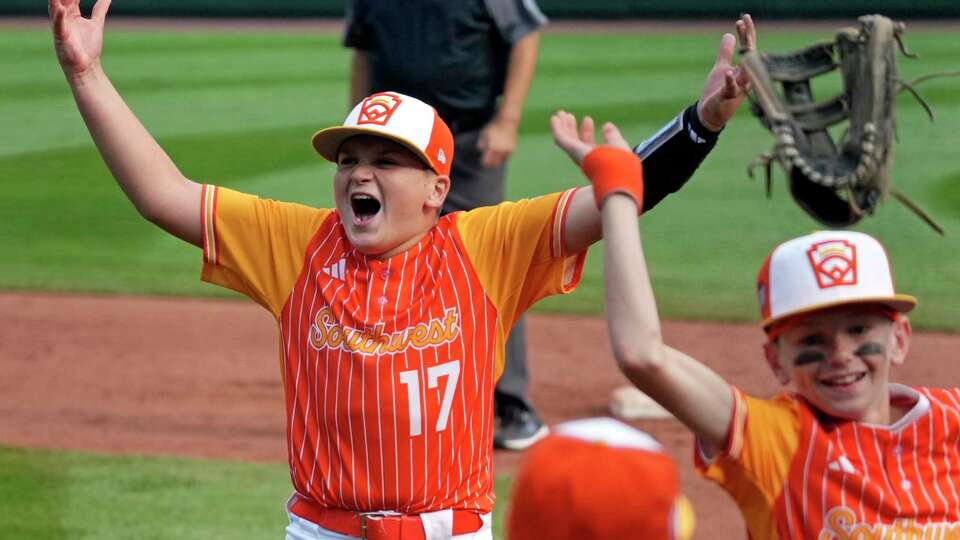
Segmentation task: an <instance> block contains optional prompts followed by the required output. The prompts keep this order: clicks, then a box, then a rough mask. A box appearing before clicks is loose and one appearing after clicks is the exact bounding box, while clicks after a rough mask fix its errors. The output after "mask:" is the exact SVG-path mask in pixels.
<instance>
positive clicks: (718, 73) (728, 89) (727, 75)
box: [697, 14, 757, 131]
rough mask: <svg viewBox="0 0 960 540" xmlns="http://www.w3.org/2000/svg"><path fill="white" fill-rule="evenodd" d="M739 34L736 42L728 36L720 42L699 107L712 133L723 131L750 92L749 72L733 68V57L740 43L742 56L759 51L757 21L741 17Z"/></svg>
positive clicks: (703, 119) (731, 36) (699, 113)
mask: <svg viewBox="0 0 960 540" xmlns="http://www.w3.org/2000/svg"><path fill="white" fill-rule="evenodd" d="M736 31H737V37H736V38H734V37H733V34H724V35H723V38H721V39H720V48H719V49H718V50H717V59H716V61H715V62H714V64H713V69H711V70H710V74H709V75H707V80H706V82H705V83H704V85H703V93H702V94H701V95H700V101H699V102H698V103H697V115H698V116H699V117H700V122H701V123H702V124H703V125H704V126H705V127H706V128H707V129H710V130H711V131H720V130H721V129H723V126H725V125H726V124H727V121H729V120H730V118H731V117H733V114H734V113H735V112H737V108H739V107H740V103H742V102H743V99H744V98H745V97H746V96H747V91H748V90H750V81H749V79H748V78H747V74H746V72H745V71H744V70H743V68H741V67H740V66H737V67H733V54H734V46H735V45H736V41H738V40H739V42H740V54H743V53H744V52H746V51H752V50H754V49H755V48H756V47H757V29H756V27H755V26H754V24H753V18H752V17H751V16H750V15H748V14H744V15H741V16H740V19H739V20H737V23H736Z"/></svg>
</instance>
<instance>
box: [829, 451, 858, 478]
mask: <svg viewBox="0 0 960 540" xmlns="http://www.w3.org/2000/svg"><path fill="white" fill-rule="evenodd" d="M827 469H829V470H831V471H837V472H842V473H845V474H853V473H855V472H857V470H856V469H854V468H853V463H850V460H849V459H847V456H843V455H841V456H840V457H838V458H837V459H836V460H834V461H831V462H830V463H829V464H828V465H827Z"/></svg>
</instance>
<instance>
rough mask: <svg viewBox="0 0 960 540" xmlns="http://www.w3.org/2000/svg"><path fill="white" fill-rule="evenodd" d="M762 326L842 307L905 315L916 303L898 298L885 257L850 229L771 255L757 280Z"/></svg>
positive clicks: (786, 244) (799, 241)
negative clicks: (881, 309) (867, 307)
mask: <svg viewBox="0 0 960 540" xmlns="http://www.w3.org/2000/svg"><path fill="white" fill-rule="evenodd" d="M757 299H758V300H759V302H760V317H761V319H762V321H761V325H763V328H764V329H765V330H767V331H768V332H769V331H770V329H771V328H773V327H774V326H775V325H777V323H780V322H783V321H785V320H787V319H788V318H790V317H793V316H795V315H802V314H805V313H810V312H812V311H817V310H821V309H826V308H831V307H834V306H840V305H846V304H878V305H880V306H883V307H885V308H887V309H889V310H892V311H893V312H895V313H906V312H908V311H910V310H912V309H913V308H914V307H916V305H917V299H916V298H914V297H912V296H909V295H906V294H897V292H896V289H895V287H894V283H893V273H892V272H891V270H890V261H889V260H888V258H887V253H886V251H885V250H884V249H883V246H882V245H880V242H878V241H877V240H876V239H875V238H873V237H872V236H870V235H868V234H864V233H860V232H853V231H819V232H815V233H813V234H808V235H806V236H801V237H799V238H794V239H793V240H788V241H786V242H784V243H782V244H780V245H779V246H777V247H776V248H774V249H773V251H772V252H770V255H768V256H767V258H766V260H765V261H763V265H762V266H761V267H760V273H759V275H758V276H757Z"/></svg>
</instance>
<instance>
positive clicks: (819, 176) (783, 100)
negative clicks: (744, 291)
mask: <svg viewBox="0 0 960 540" xmlns="http://www.w3.org/2000/svg"><path fill="white" fill-rule="evenodd" d="M859 21H860V27H859V28H843V29H841V30H840V31H839V32H837V34H836V38H835V40H834V41H828V42H823V43H818V44H816V45H812V46H810V47H807V48H806V49H803V50H800V51H795V52H792V53H787V54H760V53H758V52H756V51H748V52H745V53H744V54H743V56H742V59H741V65H743V66H744V67H745V69H746V72H747V74H748V75H749V78H750V83H751V85H752V91H751V98H752V99H751V100H752V106H751V110H752V112H753V113H754V115H755V116H757V117H758V118H759V119H760V121H761V123H763V125H764V126H766V128H767V129H769V130H770V131H771V132H772V133H773V136H774V139H775V144H774V147H773V149H772V150H771V151H770V152H767V153H765V154H762V155H761V156H760V157H758V158H757V159H755V160H754V161H753V162H752V163H751V164H750V166H749V167H748V169H747V172H748V174H749V175H750V177H751V178H752V177H753V169H754V168H755V167H757V166H764V167H765V169H766V174H767V178H766V180H767V196H769V195H770V182H771V173H772V171H771V165H772V162H773V161H774V160H776V161H777V162H779V163H780V165H781V166H782V167H783V170H784V171H785V172H786V174H787V177H788V179H789V184H790V192H791V194H792V195H793V198H794V199H795V200H796V201H797V203H798V204H799V205H800V206H801V207H802V208H803V209H804V210H806V211H807V213H809V214H810V215H811V216H813V217H814V218H815V219H817V220H818V221H820V222H821V223H824V224H826V225H828V226H832V227H836V226H840V227H845V226H848V225H852V224H854V223H856V222H857V221H859V220H860V218H862V217H863V216H864V215H866V214H872V213H873V211H874V209H875V208H876V206H877V204H878V203H879V202H880V201H882V200H883V199H884V198H885V197H886V195H887V194H888V193H889V194H892V195H893V196H894V197H895V198H896V199H897V200H899V201H900V202H901V203H903V204H904V205H905V206H907V207H908V208H909V209H910V210H912V211H913V212H914V213H916V214H917V215H918V216H920V217H921V218H922V219H923V220H924V221H925V222H926V223H927V224H929V225H930V226H931V227H933V228H934V230H936V231H937V232H939V233H940V234H943V230H942V229H941V228H940V227H939V226H938V225H937V224H936V223H935V222H934V221H933V220H932V219H931V218H930V217H929V216H928V215H927V214H926V213H925V212H923V210H921V209H920V208H919V207H918V206H917V205H916V204H914V203H913V202H912V201H910V200H909V199H907V198H906V197H905V196H904V195H903V194H902V193H900V192H898V191H896V190H894V189H892V188H891V186H890V178H889V176H890V167H891V164H892V160H893V139H894V137H895V136H896V132H895V129H896V125H895V122H894V100H895V97H896V94H897V93H898V92H900V91H902V90H904V89H906V90H908V91H909V92H910V93H911V94H913V96H914V97H915V98H916V99H917V100H918V101H919V102H920V104H921V105H923V107H924V109H925V110H926V111H927V114H928V115H929V116H930V119H931V120H933V114H932V112H931V110H930V107H929V106H928V105H927V104H926V102H925V101H924V100H923V98H921V97H920V95H919V94H918V93H917V92H916V90H915V89H914V88H913V85H914V84H916V83H917V82H920V81H921V80H926V79H929V78H930V77H929V76H928V77H921V78H920V79H917V80H916V81H914V82H913V83H907V82H904V81H901V80H899V79H898V77H897V63H896V51H895V50H894V46H895V45H896V46H899V49H900V51H901V52H902V53H903V54H904V55H905V56H908V57H911V58H915V57H916V56H915V55H912V54H910V53H909V52H908V51H907V50H906V48H905V47H904V45H903V41H902V40H901V36H902V34H903V32H904V25H903V23H895V22H893V21H891V20H890V19H888V18H886V17H883V16H881V15H866V16H863V17H860V18H859ZM836 69H839V71H840V72H841V73H842V75H843V88H842V91H841V93H840V94H839V95H837V96H835V97H833V98H832V99H828V100H826V101H819V102H817V101H815V100H814V96H813V92H812V90H811V80H812V79H813V78H814V77H816V76H818V75H823V74H826V73H830V72H832V71H834V70H836ZM775 83H780V84H782V92H779V91H778V90H777V88H776V84H775ZM843 122H849V123H848V125H847V126H846V130H845V131H844V132H843V134H842V135H841V136H840V137H839V140H838V141H834V138H833V136H831V133H830V131H828V128H831V127H832V126H836V125H839V124H841V123H843ZM838 129H839V128H838Z"/></svg>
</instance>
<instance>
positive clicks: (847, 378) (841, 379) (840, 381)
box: [820, 371, 867, 388]
mask: <svg viewBox="0 0 960 540" xmlns="http://www.w3.org/2000/svg"><path fill="white" fill-rule="evenodd" d="M866 376H867V372H866V371H862V372H860V373H850V374H848V375H840V376H836V377H828V378H824V379H820V384H822V385H824V386H830V387H834V388H845V387H848V386H850V385H852V384H855V383H857V382H860V381H861V380H863V378H864V377H866Z"/></svg>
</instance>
